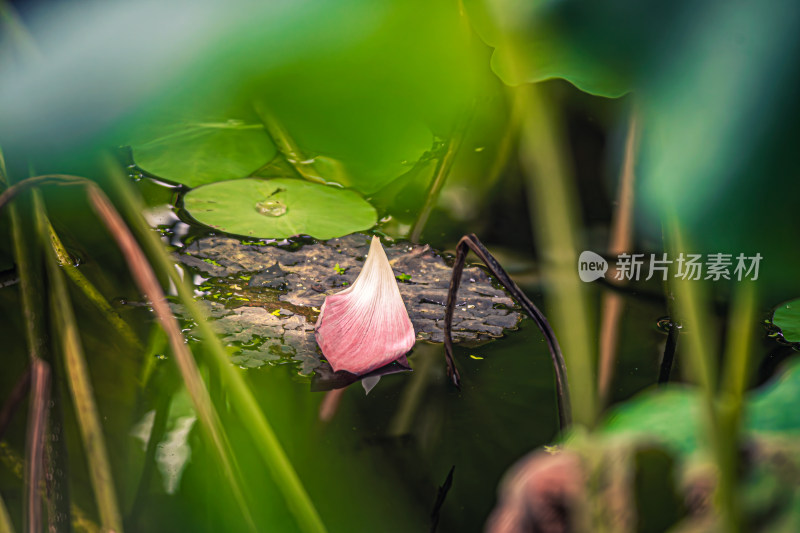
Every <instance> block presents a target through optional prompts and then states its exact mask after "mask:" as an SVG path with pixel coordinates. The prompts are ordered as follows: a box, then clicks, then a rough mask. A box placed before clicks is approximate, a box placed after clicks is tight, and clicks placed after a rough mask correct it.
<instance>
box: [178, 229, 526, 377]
mask: <svg viewBox="0 0 800 533" xmlns="http://www.w3.org/2000/svg"><path fill="white" fill-rule="evenodd" d="M369 239H370V238H369V237H368V236H367V235H364V234H354V235H348V236H346V237H342V238H337V239H332V240H329V241H327V242H305V243H288V244H286V245H277V244H264V243H261V242H259V241H247V242H245V243H243V242H242V241H240V240H238V239H234V238H231V237H220V236H209V237H203V238H201V239H198V240H196V241H194V242H192V243H191V244H190V245H188V246H187V247H186V248H185V249H184V250H182V251H181V252H180V253H179V254H177V259H178V261H180V262H181V263H183V264H184V265H186V266H188V267H190V268H191V269H193V270H194V271H196V272H198V273H200V274H201V276H202V277H203V278H208V279H207V281H205V282H204V283H203V284H201V285H200V286H199V287H198V289H199V290H201V291H203V292H204V293H205V296H204V300H205V301H206V302H205V303H207V305H208V306H209V311H210V314H211V316H212V317H213V318H214V319H215V320H214V321H213V326H214V327H215V329H216V330H217V332H218V333H219V334H220V336H221V337H222V339H223V340H224V341H225V342H226V343H228V344H231V345H236V346H242V347H245V348H243V350H242V351H241V353H239V354H237V355H236V356H235V357H236V359H235V361H234V362H235V363H236V364H239V365H240V366H244V367H256V366H262V365H264V364H267V363H270V364H273V363H280V362H281V361H285V360H295V361H297V362H299V366H300V372H301V373H303V374H308V373H310V372H311V371H313V370H316V369H317V368H319V365H320V364H321V361H320V357H321V354H320V353H319V349H318V348H317V344H316V341H315V339H314V323H315V322H316V319H317V316H318V315H319V308H320V306H321V305H322V302H323V301H324V300H325V296H327V295H328V294H333V293H335V292H338V291H341V290H342V289H344V288H346V287H348V286H349V285H350V284H351V283H353V281H355V278H356V277H357V276H358V274H359V272H360V271H361V267H362V265H363V264H364V259H365V257H366V255H367V250H368V248H369V246H368V245H369ZM385 250H386V255H387V256H388V258H389V263H390V264H391V265H392V268H393V269H394V271H395V275H398V276H402V275H404V274H405V275H407V276H410V277H409V279H408V280H407V281H406V282H403V283H400V284H399V288H400V294H401V295H402V297H403V301H404V302H405V304H406V309H407V311H408V314H409V317H410V318H411V322H412V324H413V325H414V331H415V333H416V335H417V339H418V340H423V341H430V342H442V341H443V340H444V331H443V329H442V327H443V321H444V306H445V303H446V301H447V291H448V287H449V285H450V276H451V274H452V268H451V267H450V266H449V265H448V264H447V262H446V261H445V258H444V257H442V256H441V255H440V254H438V253H436V252H435V251H434V250H432V249H431V248H430V247H429V246H421V245H412V244H408V243H397V244H392V245H388V246H385ZM337 265H338V268H337ZM175 312H176V313H177V314H179V315H182V316H183V315H185V313H184V312H183V311H182V310H181V308H180V307H178V306H176V308H175ZM521 318H522V317H521V315H520V313H519V312H518V311H517V310H516V308H515V306H514V302H513V300H511V298H510V297H509V296H508V295H507V294H506V293H505V292H504V291H503V290H502V289H499V288H497V287H495V286H494V285H493V282H492V279H491V277H490V276H489V275H488V274H487V273H486V272H485V271H484V270H482V269H481V268H479V267H477V266H468V267H466V268H465V269H464V274H463V279H462V283H461V287H460V289H459V291H458V299H457V301H456V311H455V316H454V317H453V338H454V340H455V341H456V342H468V343H477V342H483V341H487V340H490V339H492V338H497V337H501V336H503V335H504V334H505V333H506V332H507V331H509V330H513V329H515V328H516V327H517V326H518V324H519V321H520V320H521ZM267 353H269V354H278V355H279V356H280V357H279V358H278V359H275V358H272V357H269V356H268V355H267Z"/></svg>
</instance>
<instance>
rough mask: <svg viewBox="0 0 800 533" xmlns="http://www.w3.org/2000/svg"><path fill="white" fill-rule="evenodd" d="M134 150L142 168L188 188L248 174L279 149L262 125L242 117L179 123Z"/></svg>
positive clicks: (265, 162) (134, 147)
mask: <svg viewBox="0 0 800 533" xmlns="http://www.w3.org/2000/svg"><path fill="white" fill-rule="evenodd" d="M131 149H132V150H133V159H134V161H135V163H136V164H137V165H138V166H139V167H140V168H141V169H142V170H144V171H146V172H147V173H149V174H152V175H154V176H158V177H159V178H163V179H166V180H169V181H174V182H176V183H181V184H183V185H188V186H189V187H198V186H200V185H204V184H207V183H214V182H217V181H223V180H230V179H236V178H244V177H246V176H249V175H250V174H252V173H253V172H255V171H256V170H258V169H259V168H260V167H262V166H264V165H266V164H267V163H268V162H269V161H271V160H272V158H273V157H275V154H276V151H277V150H276V148H275V145H274V144H272V141H271V139H270V137H269V135H267V133H266V131H265V130H264V127H263V126H262V125H261V124H245V123H244V122H242V121H239V120H229V121H227V122H208V123H195V124H186V125H183V126H176V127H173V128H169V129H166V130H164V131H163V134H162V135H160V136H158V137H157V138H154V139H152V140H149V141H146V142H141V143H136V144H133V145H132V146H131Z"/></svg>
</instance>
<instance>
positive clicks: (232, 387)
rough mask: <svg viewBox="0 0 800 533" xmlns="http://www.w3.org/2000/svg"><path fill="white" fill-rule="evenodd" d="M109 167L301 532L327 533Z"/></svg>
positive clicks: (115, 167) (132, 197)
mask: <svg viewBox="0 0 800 533" xmlns="http://www.w3.org/2000/svg"><path fill="white" fill-rule="evenodd" d="M105 165H106V169H107V172H108V175H109V177H110V178H111V181H112V184H113V185H114V187H115V190H116V191H117V192H118V194H119V197H120V200H121V202H122V206H123V207H124V209H125V212H126V215H127V216H128V219H129V220H130V221H131V224H132V225H133V228H134V229H135V230H136V232H137V234H138V236H139V238H140V239H141V241H142V243H143V245H144V246H145V248H146V249H147V251H148V253H149V255H150V258H151V260H152V261H153V262H154V265H155V266H156V267H157V268H158V270H159V272H161V273H163V274H164V275H166V276H169V279H170V280H172V282H173V283H174V284H175V287H176V288H177V291H178V297H179V298H180V300H181V303H183V305H184V306H185V307H186V310H187V311H188V312H189V313H190V314H191V316H192V318H193V319H194V320H195V322H196V323H197V327H198V329H199V331H200V333H201V335H202V337H203V339H204V340H205V341H206V345H207V346H208V348H209V349H208V353H209V354H210V356H211V357H212V359H213V361H214V363H215V365H216V367H217V370H218V372H219V375H220V378H221V380H222V381H223V382H224V383H225V386H226V389H227V390H228V391H229V394H230V401H231V403H232V405H233V407H234V409H235V411H236V412H237V413H238V414H239V416H240V417H242V419H243V420H246V421H247V424H245V428H246V429H247V430H248V431H249V432H250V435H251V437H252V438H253V440H254V441H255V442H258V443H259V446H258V450H259V452H260V453H261V456H262V458H263V459H264V462H265V463H266V465H267V467H268V468H269V469H270V472H271V474H272V477H273V479H274V481H275V483H276V485H277V486H278V487H279V489H280V490H281V491H282V493H283V495H284V498H285V499H286V502H287V505H288V506H289V508H290V509H291V510H292V512H293V513H294V515H295V518H296V520H297V522H298V524H299V525H300V527H301V529H302V531H304V532H306V533H322V532H325V531H326V528H325V526H324V524H323V522H322V519H321V518H320V516H319V513H318V512H317V509H316V507H315V506H314V503H313V502H312V501H311V498H310V497H309V495H308V493H307V492H306V490H305V487H304V486H303V483H302V482H301V480H300V478H299V477H298V475H297V472H296V471H295V469H294V467H293V466H292V463H291V461H290V460H289V458H288V457H287V455H286V452H285V451H284V450H283V447H282V446H281V444H280V442H279V441H278V438H277V436H276V435H275V432H274V431H273V429H272V426H271V425H270V424H269V422H268V421H267V419H266V417H265V416H264V413H263V412H262V411H261V408H260V407H259V406H258V403H257V402H256V399H255V398H254V397H253V394H252V392H251V391H250V388H249V386H248V385H247V383H246V382H245V380H244V378H243V377H242V376H241V374H240V373H239V372H238V371H237V370H236V369H235V368H234V366H233V365H232V364H231V362H230V357H229V356H228V353H227V352H226V350H225V348H224V346H223V345H222V343H221V342H220V340H219V339H218V338H217V336H216V334H215V333H214V331H213V329H212V328H211V326H210V325H209V324H208V322H207V320H206V317H205V314H204V312H203V310H202V309H201V307H200V305H199V304H198V303H197V302H196V301H195V299H194V294H193V292H192V290H191V289H190V288H189V287H188V286H187V285H186V284H185V283H184V281H183V280H182V279H181V278H180V276H179V274H178V272H177V270H176V269H175V266H174V264H173V263H172V260H171V259H170V258H169V255H168V254H167V252H166V250H165V249H164V247H163V244H162V242H161V241H160V240H159V238H158V237H157V236H156V234H155V232H153V231H152V230H151V228H150V227H149V226H148V225H147V223H146V222H145V221H144V219H143V218H142V217H141V213H142V211H143V209H144V206H143V205H142V202H141V199H140V198H139V197H138V195H137V194H136V193H135V191H133V190H132V187H131V185H130V184H129V183H128V182H127V178H126V176H125V174H124V173H123V172H122V171H121V169H120V166H119V164H118V163H117V162H116V161H114V160H113V159H112V158H111V157H110V156H108V157H107V159H106V161H105Z"/></svg>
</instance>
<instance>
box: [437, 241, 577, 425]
mask: <svg viewBox="0 0 800 533" xmlns="http://www.w3.org/2000/svg"><path fill="white" fill-rule="evenodd" d="M470 250H472V251H473V252H474V253H475V255H477V256H478V257H479V258H480V260H481V261H483V262H484V264H485V265H486V266H487V267H488V269H489V271H490V272H491V273H492V274H493V275H494V276H495V277H496V278H497V279H498V281H499V282H500V283H501V284H502V285H503V287H505V289H506V290H507V291H508V292H510V293H511V296H512V297H513V298H514V299H515V300H516V301H517V302H518V303H519V304H520V305H521V306H522V308H523V309H524V310H525V312H526V313H528V315H529V316H530V317H531V318H532V319H533V320H534V322H536V325H537V326H538V327H539V330H540V331H541V332H542V334H543V335H544V337H545V340H546V341H547V348H548V349H549V350H550V358H551V359H552V362H553V371H554V372H555V376H556V394H557V396H558V418H559V424H560V426H561V429H562V430H564V429H567V428H568V427H569V426H570V425H571V424H572V406H571V403H570V394H569V383H568V382H567V367H566V364H565V363H564V356H563V355H562V354H561V347H560V346H559V344H558V339H556V334H555V332H554V331H553V328H552V327H550V323H549V322H548V321H547V318H546V317H545V316H544V314H543V313H542V312H541V311H540V310H539V308H538V307H536V305H535V304H534V303H533V302H532V301H531V300H530V299H529V298H528V297H527V296H525V293H524V292H522V289H520V288H519V287H518V286H517V284H516V283H514V281H513V280H512V279H511V278H510V277H509V275H508V274H507V273H506V271H505V270H504V269H503V267H502V266H500V263H498V262H497V260H496V259H495V258H494V257H492V254H490V253H489V250H487V249H486V247H485V246H483V244H482V243H481V241H480V240H478V237H476V236H475V235H474V234H470V235H465V236H464V237H462V238H461V240H460V241H459V242H458V246H457V247H456V262H455V264H454V265H453V277H452V278H451V279H450V289H449V291H448V293H447V306H446V307H445V311H444V351H445V359H446V360H447V375H448V376H449V377H450V379H451V380H452V381H453V383H454V384H455V385H456V386H457V387H460V381H461V378H460V376H459V373H458V369H457V368H456V364H455V360H454V359H453V311H454V310H455V305H456V297H457V295H458V287H459V285H461V274H462V272H463V271H464V262H465V260H466V258H467V254H468V253H469V251H470Z"/></svg>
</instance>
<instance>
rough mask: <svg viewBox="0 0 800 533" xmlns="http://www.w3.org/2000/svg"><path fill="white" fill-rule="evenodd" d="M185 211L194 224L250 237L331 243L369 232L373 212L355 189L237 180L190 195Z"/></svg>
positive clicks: (289, 181)
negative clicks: (304, 238) (296, 237)
mask: <svg viewBox="0 0 800 533" xmlns="http://www.w3.org/2000/svg"><path fill="white" fill-rule="evenodd" d="M183 206H184V208H185V209H186V210H187V211H188V212H189V214H190V215H192V217H194V219H195V220H197V221H198V222H201V223H203V224H206V225H208V226H211V227H212V228H215V229H218V230H221V231H224V232H226V233H233V234H236V235H245V236H249V237H259V238H268V239H285V238H287V237H292V236H294V235H310V236H312V237H315V238H317V239H332V238H334V237H341V236H342V235H347V234H349V233H353V232H356V231H361V230H366V229H369V228H371V227H372V226H374V225H375V223H376V222H377V218H378V217H377V213H376V212H375V208H374V207H372V206H371V205H370V204H369V203H368V202H367V201H366V200H364V199H363V198H362V197H361V196H359V195H358V194H357V193H355V192H353V191H349V190H346V189H339V188H336V187H330V186H327V185H320V184H317V183H311V182H308V181H303V180H298V179H290V178H276V179H271V180H262V179H255V178H250V179H240V180H231V181H223V182H219V183H213V184H210V185H204V186H203V187H198V188H197V189H194V190H192V191H189V192H188V193H187V194H186V196H185V197H184V201H183Z"/></svg>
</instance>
